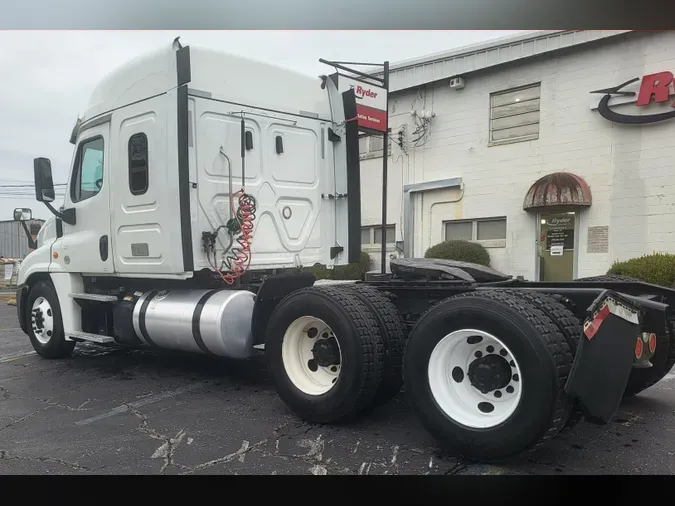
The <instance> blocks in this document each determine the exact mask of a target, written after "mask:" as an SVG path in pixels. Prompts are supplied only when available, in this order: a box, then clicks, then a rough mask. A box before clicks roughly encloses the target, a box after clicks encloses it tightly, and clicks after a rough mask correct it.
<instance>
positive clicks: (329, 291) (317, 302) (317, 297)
mask: <svg viewBox="0 0 675 506" xmlns="http://www.w3.org/2000/svg"><path fill="white" fill-rule="evenodd" d="M303 316H313V317H316V318H319V319H321V320H323V321H324V322H325V323H326V324H327V325H328V326H329V327H330V328H331V329H332V330H333V332H334V333H335V335H336V336H337V339H338V343H339V346H340V351H341V353H342V363H341V371H340V374H339V377H338V379H337V381H336V383H335V385H334V386H333V387H332V388H331V389H330V390H329V391H327V392H326V393H324V394H321V395H308V394H306V393H304V392H303V391H302V390H300V389H299V388H297V387H296V386H295V385H294V384H293V382H292V381H291V380H290V378H289V377H288V374H287V373H286V369H285V366H284V363H283V357H282V345H283V341H284V334H285V333H286V330H287V329H288V327H289V326H290V325H291V324H292V323H293V322H294V321H295V320H297V319H298V318H300V317H303ZM265 356H266V359H267V363H268V366H269V369H270V373H271V375H272V377H273V379H274V382H275V384H276V387H277V391H278V393H279V396H280V397H281V399H282V401H283V402H284V403H285V404H286V405H287V406H288V407H289V408H290V409H291V410H292V411H294V412H295V413H296V414H297V415H298V416H299V417H301V418H302V419H304V420H306V421H309V422H314V423H339V422H346V421H349V420H353V419H354V418H356V417H357V416H358V415H359V414H360V413H361V412H362V411H363V410H364V409H365V408H367V407H369V405H370V404H371V403H372V401H373V398H374V396H375V393H376V392H377V391H378V389H379V387H380V385H381V384H382V379H383V373H384V364H385V346H384V342H383V339H382V336H381V335H380V330H379V328H378V325H377V321H376V320H375V318H374V317H373V316H372V315H371V314H370V311H368V310H367V309H365V308H364V307H363V305H362V304H361V302H360V300H359V299H358V298H357V297H356V296H355V295H354V294H353V293H351V292H350V291H348V290H345V289H343V288H336V287H326V286H321V287H310V288H304V289H302V290H298V291H296V292H293V293H291V294H290V295H288V296H287V297H285V298H284V299H283V300H282V301H281V302H280V303H279V305H278V306H277V307H276V308H275V310H274V311H273V313H272V315H271V317H270V320H269V323H268V326H267V332H266V341H265Z"/></svg>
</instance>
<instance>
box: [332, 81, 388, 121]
mask: <svg viewBox="0 0 675 506" xmlns="http://www.w3.org/2000/svg"><path fill="white" fill-rule="evenodd" d="M349 89H353V90H354V95H355V96H356V114H357V123H358V125H359V129H361V130H371V131H375V132H385V131H386V130H387V90H386V89H385V88H383V87H381V86H377V85H375V84H371V83H367V82H365V81H361V80H360V79H354V78H353V77H347V76H343V75H339V76H338V90H339V91H340V92H341V93H344V92H345V91H347V90H349Z"/></svg>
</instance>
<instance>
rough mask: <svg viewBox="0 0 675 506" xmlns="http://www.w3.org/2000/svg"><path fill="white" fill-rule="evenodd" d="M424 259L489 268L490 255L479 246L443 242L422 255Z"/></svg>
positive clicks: (459, 242)
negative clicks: (472, 264)
mask: <svg viewBox="0 0 675 506" xmlns="http://www.w3.org/2000/svg"><path fill="white" fill-rule="evenodd" d="M424 257H425V258H439V259H444V260H457V261H461V262H471V263H474V264H480V265H485V266H487V267H490V254H489V253H488V250H486V249H485V247H483V246H482V245H481V244H478V243H475V242H469V241H457V240H453V241H445V242H442V243H439V244H436V245H435V246H432V247H431V248H429V249H428V250H427V252H426V253H425V254H424Z"/></svg>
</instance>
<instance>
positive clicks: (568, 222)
mask: <svg viewBox="0 0 675 506" xmlns="http://www.w3.org/2000/svg"><path fill="white" fill-rule="evenodd" d="M539 222H540V226H539V230H540V231H539V280H540V281H572V280H573V279H574V257H575V255H574V253H575V247H576V235H577V234H576V223H577V219H576V214H575V213H573V212H571V213H551V214H541V215H540V219H539Z"/></svg>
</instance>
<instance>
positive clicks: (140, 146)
mask: <svg viewBox="0 0 675 506" xmlns="http://www.w3.org/2000/svg"><path fill="white" fill-rule="evenodd" d="M129 191H131V194H132V195H143V194H144V193H145V192H146V191H148V137H147V136H146V135H145V134H144V133H138V134H134V135H132V136H131V137H129Z"/></svg>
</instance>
